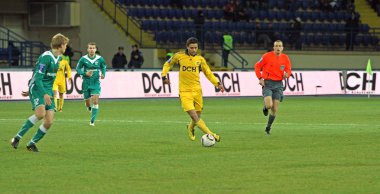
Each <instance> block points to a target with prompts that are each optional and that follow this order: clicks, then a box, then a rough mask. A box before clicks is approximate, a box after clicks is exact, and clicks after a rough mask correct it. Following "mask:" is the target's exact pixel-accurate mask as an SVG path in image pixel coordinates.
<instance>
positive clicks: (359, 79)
mask: <svg viewBox="0 0 380 194" xmlns="http://www.w3.org/2000/svg"><path fill="white" fill-rule="evenodd" d="M339 76H340V86H341V89H342V90H344V89H346V90H349V91H350V92H351V93H366V91H367V88H368V89H369V90H371V91H375V90H376V73H373V74H372V76H368V74H367V73H366V72H363V73H357V72H349V73H347V75H346V76H344V75H343V73H339ZM345 77H346V79H345Z"/></svg>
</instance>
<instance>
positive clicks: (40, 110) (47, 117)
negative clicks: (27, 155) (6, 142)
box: [11, 34, 69, 152]
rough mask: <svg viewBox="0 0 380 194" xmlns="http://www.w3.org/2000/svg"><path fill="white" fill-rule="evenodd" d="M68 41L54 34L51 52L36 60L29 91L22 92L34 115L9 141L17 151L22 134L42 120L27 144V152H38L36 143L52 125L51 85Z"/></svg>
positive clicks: (52, 103)
mask: <svg viewBox="0 0 380 194" xmlns="http://www.w3.org/2000/svg"><path fill="white" fill-rule="evenodd" d="M68 42H69V39H68V38H67V37H66V36H64V35H62V34H56V35H54V36H53V38H52V39H51V43H50V46H51V50H49V51H45V52H44V53H42V54H41V55H40V57H39V58H38V60H37V63H36V66H35V68H34V71H33V76H32V78H31V79H30V80H29V85H28V87H29V90H28V91H27V92H23V93H22V95H23V96H29V99H30V101H31V103H32V110H34V114H33V115H32V116H30V117H29V118H28V119H27V120H26V122H25V123H24V124H23V125H22V127H21V129H20V130H19V131H18V133H17V134H16V136H15V137H13V138H12V140H11V145H12V147H13V148H15V149H17V147H18V144H19V141H20V139H21V138H22V137H23V136H24V134H25V133H26V132H27V131H28V130H29V129H30V128H32V127H33V126H34V124H36V123H37V122H38V121H40V120H42V119H44V121H43V123H42V124H41V125H40V127H39V129H38V131H37V133H36V134H35V135H34V136H33V137H32V139H31V140H30V141H29V143H28V144H27V146H26V148H27V149H28V150H29V151H33V152H38V148H37V146H36V143H37V142H38V141H40V140H41V139H42V138H43V137H44V135H45V134H46V132H47V130H48V129H49V128H50V127H51V126H52V125H53V119H54V112H55V104H54V100H52V98H53V91H52V87H53V83H54V80H55V76H56V73H57V69H58V64H59V62H60V61H61V59H62V58H61V55H62V54H63V53H64V52H65V50H66V46H67V43H68Z"/></svg>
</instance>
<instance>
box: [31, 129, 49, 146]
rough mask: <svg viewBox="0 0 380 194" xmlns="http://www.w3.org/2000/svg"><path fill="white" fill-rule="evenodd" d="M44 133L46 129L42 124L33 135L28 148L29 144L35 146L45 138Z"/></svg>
mask: <svg viewBox="0 0 380 194" xmlns="http://www.w3.org/2000/svg"><path fill="white" fill-rule="evenodd" d="M46 132H47V129H46V128H45V127H44V125H43V124H42V125H41V126H40V128H39V129H38V131H37V133H36V134H34V136H33V137H32V139H31V140H30V142H29V143H28V146H30V145H31V144H36V143H37V142H39V141H40V140H41V139H42V138H43V137H44V136H45V134H46Z"/></svg>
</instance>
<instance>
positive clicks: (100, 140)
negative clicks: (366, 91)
mask: <svg viewBox="0 0 380 194" xmlns="http://www.w3.org/2000/svg"><path fill="white" fill-rule="evenodd" d="M262 104H263V102H262V98H207V99H205V109H204V111H203V115H202V117H203V119H204V120H205V122H206V124H207V125H208V127H209V128H210V129H212V130H213V131H215V132H216V133H218V134H220V135H221V137H222V139H221V142H220V143H217V144H216V145H215V146H214V147H211V148H205V147H202V146H201V143H200V136H201V131H200V130H199V129H196V136H197V139H196V141H194V142H192V141H190V140H189V139H188V137H187V131H186V129H185V125H186V124H187V122H188V121H189V117H188V116H187V114H185V113H184V112H183V111H182V109H181V107H180V104H179V101H178V99H152V100H136V99H133V100H101V101H100V106H99V111H100V112H99V116H98V121H97V122H96V126H95V127H91V126H89V117H90V115H89V113H88V112H87V111H86V109H85V106H84V103H83V101H65V105H64V112H63V113H59V112H58V113H56V117H55V123H54V125H53V127H52V128H51V129H50V131H49V132H48V133H47V135H46V136H45V138H44V139H42V140H41V141H40V143H38V145H37V146H38V148H39V149H40V152H39V153H31V152H28V151H27V150H26V149H25V145H26V143H27V142H28V141H29V140H30V138H31V137H32V135H33V134H34V133H35V132H36V127H34V128H32V129H31V130H30V131H29V132H28V133H27V134H26V135H25V137H24V138H23V139H22V140H21V142H20V145H19V149H17V150H14V149H13V148H11V146H10V144H9V143H10V139H11V138H12V137H13V136H14V135H15V134H16V132H17V131H18V129H19V127H20V126H21V124H22V123H23V122H24V121H25V120H26V118H27V117H28V116H30V115H31V114H32V111H31V110H30V107H31V105H30V103H29V102H26V101H23V102H0V126H1V127H0V139H1V142H0V193H378V192H379V191H380V184H379V183H380V152H379V147H380V143H379V142H380V119H379V118H380V108H379V107H380V98H378V97H371V98H370V99H368V98H367V97H287V98H286V99H285V101H284V102H283V103H281V104H280V110H279V113H278V116H277V118H276V120H275V122H274V124H273V126H272V135H270V136H267V135H265V133H264V129H265V125H266V122H267V117H264V116H263V115H262V111H261V108H262ZM39 125H40V123H38V124H37V126H39Z"/></svg>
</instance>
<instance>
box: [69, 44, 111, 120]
mask: <svg viewBox="0 0 380 194" xmlns="http://www.w3.org/2000/svg"><path fill="white" fill-rule="evenodd" d="M87 52H88V54H87V55H85V56H82V57H81V58H80V59H79V61H78V65H77V68H76V69H77V73H78V74H79V75H81V76H82V79H83V82H82V90H83V97H84V100H85V103H86V107H87V109H88V110H89V111H91V120H90V125H91V126H95V120H96V117H97V116H98V110H99V95H100V91H101V87H100V79H104V77H105V75H106V67H107V66H106V63H105V61H104V58H103V57H102V56H100V55H97V54H96V43H94V42H90V43H88V45H87Z"/></svg>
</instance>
